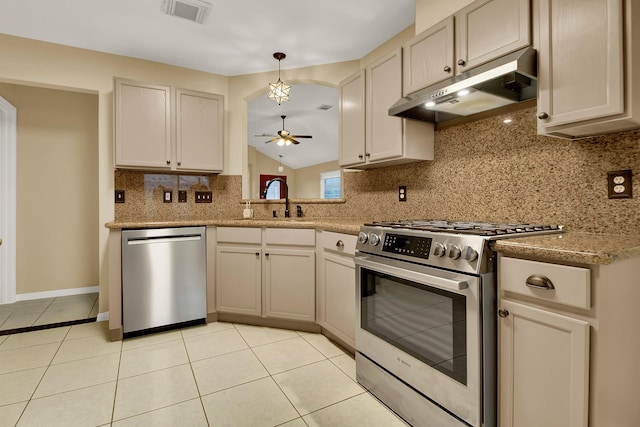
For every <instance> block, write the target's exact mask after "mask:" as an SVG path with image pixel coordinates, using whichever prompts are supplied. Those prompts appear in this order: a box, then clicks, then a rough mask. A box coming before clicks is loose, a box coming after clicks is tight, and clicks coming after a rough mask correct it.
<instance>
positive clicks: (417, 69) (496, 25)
mask: <svg viewBox="0 0 640 427" xmlns="http://www.w3.org/2000/svg"><path fill="white" fill-rule="evenodd" d="M529 45H531V6H530V0H477V1H475V2H473V3H471V4H469V5H468V6H466V7H464V8H463V9H461V10H459V11H458V12H457V13H455V14H454V15H452V16H449V17H447V18H445V19H444V20H442V21H440V22H439V23H437V24H436V25H434V26H433V27H431V28H429V29H427V30H425V31H423V32H421V33H420V34H418V35H416V36H415V37H414V38H413V39H411V40H409V41H408V42H407V43H405V45H404V86H403V95H404V96H407V95H409V94H410V93H413V92H416V91H418V90H420V89H424V88H426V87H428V86H431V85H433V84H435V83H438V82H441V81H443V80H446V79H448V78H450V77H453V76H456V75H458V74H462V73H464V72H466V71H469V70H471V69H472V68H474V67H477V66H479V65H482V64H484V63H487V62H489V61H491V60H493V59H496V58H499V57H501V56H503V55H506V54H508V53H511V52H515V51H516V50H518V49H521V48H524V47H527V46H529Z"/></svg>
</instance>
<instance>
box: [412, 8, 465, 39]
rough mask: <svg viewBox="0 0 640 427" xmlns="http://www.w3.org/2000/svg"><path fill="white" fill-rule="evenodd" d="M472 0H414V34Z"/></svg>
mask: <svg viewBox="0 0 640 427" xmlns="http://www.w3.org/2000/svg"><path fill="white" fill-rule="evenodd" d="M473 1H474V0H416V34H419V33H421V32H423V31H424V30H426V29H428V28H429V27H432V26H433V25H434V24H437V23H438V22H440V21H442V20H443V19H444V18H446V17H447V16H449V15H453V14H454V13H456V12H457V11H458V10H460V9H462V8H463V7H465V6H466V5H468V4H470V3H473Z"/></svg>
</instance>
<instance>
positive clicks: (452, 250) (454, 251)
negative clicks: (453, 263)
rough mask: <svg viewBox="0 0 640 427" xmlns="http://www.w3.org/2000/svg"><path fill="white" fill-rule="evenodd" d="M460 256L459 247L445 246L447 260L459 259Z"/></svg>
mask: <svg viewBox="0 0 640 427" xmlns="http://www.w3.org/2000/svg"><path fill="white" fill-rule="evenodd" d="M460 254H461V251H460V248H459V247H457V246H456V245H452V244H449V245H447V256H448V257H449V258H451V259H458V258H460Z"/></svg>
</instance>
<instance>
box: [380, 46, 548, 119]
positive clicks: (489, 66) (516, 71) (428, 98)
mask: <svg viewBox="0 0 640 427" xmlns="http://www.w3.org/2000/svg"><path fill="white" fill-rule="evenodd" d="M536 70H537V62H536V51H535V50H534V49H533V48H530V47H528V48H525V49H521V50H519V51H516V52H513V53H510V54H508V55H505V56H503V57H501V58H499V59H496V60H494V61H491V62H488V63H486V64H484V65H480V66H478V67H476V68H474V69H472V70H469V71H467V72H466V73H463V74H460V75H458V76H455V77H452V78H451V79H449V80H445V81H443V82H440V83H437V84H435V85H433V86H429V87H427V88H425V89H422V90H420V91H418V92H415V93H412V94H410V95H408V96H405V97H404V98H402V99H400V100H399V101H398V102H396V103H395V104H394V105H393V106H392V107H391V108H390V109H389V115H390V116H399V117H406V118H409V119H415V120H422V121H427V122H432V123H444V122H447V121H449V120H454V119H461V118H469V119H470V120H471V119H472V118H473V116H474V115H476V114H481V113H486V112H487V111H491V110H494V109H497V108H500V107H505V106H507V105H513V104H517V103H520V102H522V101H527V100H529V99H533V98H535V97H536V94H537V84H536V83H537V81H536V75H537V73H536ZM485 115H486V114H485Z"/></svg>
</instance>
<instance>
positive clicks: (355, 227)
mask: <svg viewBox="0 0 640 427" xmlns="http://www.w3.org/2000/svg"><path fill="white" fill-rule="evenodd" d="M368 221H369V220H366V219H353V218H304V217H303V218H265V219H255V218H254V219H239V218H238V219H206V220H184V221H181V220H177V221H163V222H158V221H142V220H141V221H124V222H120V221H111V222H108V223H107V224H105V226H106V227H107V228H110V229H125V228H164V227H189V226H200V225H205V226H206V225H208V226H216V227H278V228H314V229H319V230H325V231H333V232H336V233H344V234H354V235H357V234H358V232H359V231H360V226H361V225H362V224H364V223H365V222H368Z"/></svg>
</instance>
